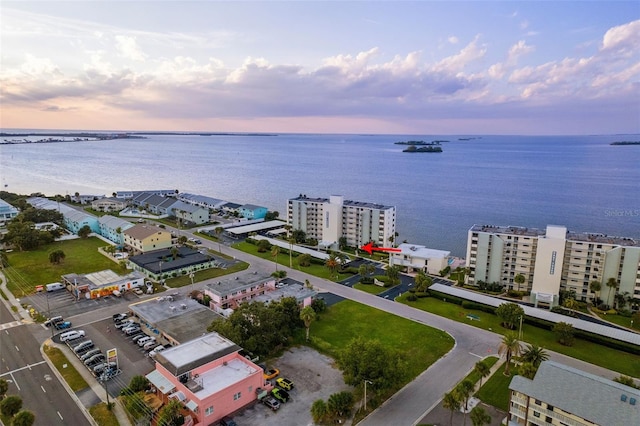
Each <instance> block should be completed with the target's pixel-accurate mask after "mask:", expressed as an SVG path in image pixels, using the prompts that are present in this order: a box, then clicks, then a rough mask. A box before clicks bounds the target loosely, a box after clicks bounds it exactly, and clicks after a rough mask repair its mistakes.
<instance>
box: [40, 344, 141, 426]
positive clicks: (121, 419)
mask: <svg viewBox="0 0 640 426" xmlns="http://www.w3.org/2000/svg"><path fill="white" fill-rule="evenodd" d="M44 345H48V346H51V347H55V348H58V349H60V350H61V351H62V352H63V353H64V355H65V356H66V357H67V360H69V363H71V365H72V366H73V368H75V369H76V371H78V373H80V375H81V376H82V378H83V379H84V380H85V381H86V382H87V383H88V384H89V388H90V389H91V391H93V393H94V394H95V395H97V396H98V398H99V399H100V400H101V401H102V402H104V403H106V402H107V392H106V390H105V388H104V386H102V384H100V383H99V382H98V381H97V380H96V378H95V377H93V375H92V374H91V373H90V372H89V370H88V369H87V368H86V367H85V366H84V365H83V364H82V362H81V361H80V360H79V359H78V358H77V357H75V356H73V354H70V353H69V349H68V348H67V346H65V345H62V344H59V343H55V342H53V341H52V340H51V339H49V340H47V341H46V342H44V344H43V345H42V347H41V348H40V352H41V353H42V356H43V358H44V359H45V361H46V362H47V364H49V366H50V367H51V370H53V372H54V373H55V375H56V376H57V377H58V380H60V382H61V383H62V384H63V386H64V387H65V389H67V392H69V395H71V397H72V398H73V399H74V400H75V401H76V403H77V404H78V406H79V407H81V409H82V410H83V411H84V412H85V413H86V415H87V416H88V417H89V418H90V422H91V423H92V424H94V425H97V423H96V422H95V420H93V417H91V415H90V414H89V408H90V407H91V406H92V405H94V404H93V402H92V401H91V399H92V398H89V399H88V401H87V402H88V403H89V404H90V406H86V405H85V404H84V403H83V402H82V401H81V400H80V398H79V397H78V395H76V393H75V392H73V391H72V390H71V388H69V386H68V385H67V383H66V382H65V381H64V379H63V378H62V376H61V375H60V372H59V371H58V370H57V369H56V367H55V366H54V365H53V363H52V362H51V361H50V360H49V357H47V356H46V355H45V353H44ZM109 402H110V403H112V404H113V409H112V412H113V414H114V415H115V416H116V419H117V420H118V423H119V424H120V426H131V421H129V418H128V417H127V414H126V412H125V410H124V407H122V404H121V403H120V400H119V399H117V398H115V397H113V396H109Z"/></svg>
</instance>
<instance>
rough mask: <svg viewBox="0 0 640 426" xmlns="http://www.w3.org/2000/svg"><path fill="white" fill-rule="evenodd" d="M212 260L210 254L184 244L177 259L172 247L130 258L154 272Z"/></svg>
mask: <svg viewBox="0 0 640 426" xmlns="http://www.w3.org/2000/svg"><path fill="white" fill-rule="evenodd" d="M210 260H211V259H210V258H209V256H207V255H204V254H202V253H200V252H199V251H197V250H193V249H192V248H189V247H184V246H183V247H178V256H177V257H176V258H175V259H174V258H173V254H172V253H171V249H162V250H154V251H150V252H147V253H143V254H139V255H137V256H131V257H130V258H129V261H131V262H133V263H135V264H136V265H138V266H139V267H141V268H143V269H146V270H147V271H149V272H151V273H153V274H159V273H161V272H162V273H165V272H170V271H174V270H176V269H182V268H185V267H188V266H195V265H200V264H202V263H206V262H209V261H210Z"/></svg>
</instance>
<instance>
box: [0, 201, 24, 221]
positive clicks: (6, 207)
mask: <svg viewBox="0 0 640 426" xmlns="http://www.w3.org/2000/svg"><path fill="white" fill-rule="evenodd" d="M18 213H20V210H18V208H17V207H14V206H12V205H11V204H9V203H7V202H6V201H4V200H0V223H2V224H4V223H5V222H8V221H10V220H11V219H13V218H14V217H16V216H18Z"/></svg>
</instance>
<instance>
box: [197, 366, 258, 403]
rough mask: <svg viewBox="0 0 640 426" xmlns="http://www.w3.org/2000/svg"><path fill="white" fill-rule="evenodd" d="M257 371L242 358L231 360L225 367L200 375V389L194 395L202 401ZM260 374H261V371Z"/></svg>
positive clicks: (255, 367)
mask: <svg viewBox="0 0 640 426" xmlns="http://www.w3.org/2000/svg"><path fill="white" fill-rule="evenodd" d="M258 371H259V369H258V367H257V366H255V365H253V364H252V363H249V362H247V361H244V360H243V358H242V357H240V358H235V359H232V360H230V361H228V362H227V364H226V365H220V366H218V367H216V368H213V369H211V370H209V371H207V372H206V373H203V374H200V377H199V379H200V380H201V383H200V384H201V386H202V389H201V390H199V391H197V392H195V395H196V396H197V397H198V398H199V399H201V400H202V399H204V398H206V397H208V396H209V395H213V394H214V393H217V392H220V391H221V390H223V389H226V388H228V387H229V386H231V385H233V384H235V383H238V382H239V381H241V380H244V379H246V378H247V377H249V376H251V375H253V374H256V373H257V372H258ZM260 374H262V372H261V371H260Z"/></svg>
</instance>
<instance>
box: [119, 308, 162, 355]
mask: <svg viewBox="0 0 640 426" xmlns="http://www.w3.org/2000/svg"><path fill="white" fill-rule="evenodd" d="M113 322H114V323H115V327H116V329H119V330H120V331H122V333H123V334H124V335H125V336H127V337H128V338H130V340H131V341H132V342H133V343H135V344H137V345H138V346H139V347H140V348H142V349H143V350H145V351H147V352H148V355H149V356H150V357H151V358H153V357H155V356H156V354H158V353H160V352H161V351H163V350H164V349H165V347H164V346H163V345H160V344H158V342H157V341H156V338H155V337H153V336H149V335H148V334H146V333H145V332H144V331H142V328H140V324H138V323H137V322H136V321H135V320H134V319H133V318H129V317H128V316H127V314H115V315H114V316H113Z"/></svg>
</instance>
